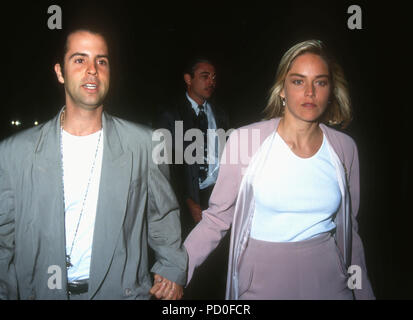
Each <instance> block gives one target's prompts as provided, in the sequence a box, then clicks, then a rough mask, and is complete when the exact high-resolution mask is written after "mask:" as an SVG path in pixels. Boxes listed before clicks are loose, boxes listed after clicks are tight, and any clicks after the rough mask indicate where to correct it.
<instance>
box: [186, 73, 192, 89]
mask: <svg viewBox="0 0 413 320" xmlns="http://www.w3.org/2000/svg"><path fill="white" fill-rule="evenodd" d="M191 80H192V77H191V75H190V74H189V73H185V74H184V81H185V83H186V85H187V86H190V85H191V83H192V81H191Z"/></svg>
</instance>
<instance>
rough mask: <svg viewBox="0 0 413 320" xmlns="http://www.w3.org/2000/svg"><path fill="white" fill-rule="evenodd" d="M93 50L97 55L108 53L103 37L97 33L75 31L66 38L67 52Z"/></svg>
mask: <svg viewBox="0 0 413 320" xmlns="http://www.w3.org/2000/svg"><path fill="white" fill-rule="evenodd" d="M83 51H85V52H93V53H94V54H99V55H108V47H107V44H106V40H105V38H104V37H103V36H102V35H100V34H98V33H91V32H88V31H76V32H74V33H72V34H70V35H69V36H68V38H67V53H70V52H83Z"/></svg>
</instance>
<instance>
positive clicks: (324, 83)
mask: <svg viewBox="0 0 413 320" xmlns="http://www.w3.org/2000/svg"><path fill="white" fill-rule="evenodd" d="M317 83H318V85H319V86H321V87H325V86H326V85H327V84H328V82H327V81H324V80H322V81H318V82H317Z"/></svg>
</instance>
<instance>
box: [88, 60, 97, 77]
mask: <svg viewBox="0 0 413 320" xmlns="http://www.w3.org/2000/svg"><path fill="white" fill-rule="evenodd" d="M87 73H88V74H91V75H96V74H97V68H96V65H95V62H90V63H89V65H88V68H87Z"/></svg>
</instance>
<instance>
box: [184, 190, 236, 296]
mask: <svg viewBox="0 0 413 320" xmlns="http://www.w3.org/2000/svg"><path fill="white" fill-rule="evenodd" d="M212 189H213V186H211V187H208V188H206V189H204V190H200V206H201V208H202V210H205V209H207V208H208V201H209V197H210V196H211V193H212ZM229 236H230V232H229V231H228V233H227V235H226V236H225V237H224V238H223V239H222V240H221V242H220V243H219V245H218V247H217V248H216V249H215V250H214V251H213V252H212V253H211V254H210V255H209V256H208V258H207V259H206V260H205V261H204V263H203V264H202V265H201V266H199V267H198V268H197V269H196V270H195V271H194V275H193V277H192V280H191V282H190V284H189V285H188V287H186V288H185V291H184V297H183V299H191V300H223V299H225V287H226V279H227V269H228V255H229Z"/></svg>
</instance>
